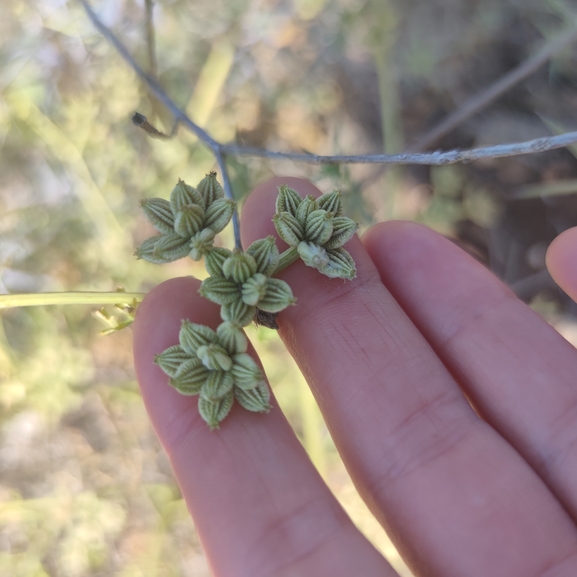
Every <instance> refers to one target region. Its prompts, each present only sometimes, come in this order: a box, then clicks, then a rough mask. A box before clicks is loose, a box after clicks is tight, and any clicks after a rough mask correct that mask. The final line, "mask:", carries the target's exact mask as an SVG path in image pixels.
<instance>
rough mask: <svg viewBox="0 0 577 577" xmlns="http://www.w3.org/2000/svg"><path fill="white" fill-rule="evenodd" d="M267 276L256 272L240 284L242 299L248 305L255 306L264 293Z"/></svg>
mask: <svg viewBox="0 0 577 577" xmlns="http://www.w3.org/2000/svg"><path fill="white" fill-rule="evenodd" d="M267 280H269V279H267V277H266V276H264V275H263V274H260V273H256V274H255V275H254V276H252V277H251V278H249V279H248V280H247V281H246V282H245V283H244V284H243V285H242V300H243V301H244V302H245V303H246V304H247V305H250V306H256V305H257V304H258V302H259V301H260V299H261V298H262V297H264V295H265V293H266V283H267Z"/></svg>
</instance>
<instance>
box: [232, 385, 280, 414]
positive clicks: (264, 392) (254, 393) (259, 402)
mask: <svg viewBox="0 0 577 577" xmlns="http://www.w3.org/2000/svg"><path fill="white" fill-rule="evenodd" d="M234 396H235V398H236V400H237V401H238V403H239V404H240V405H242V406H243V407H244V408H245V409H247V410H248V411H253V412H255V413H268V412H269V411H270V408H271V407H270V391H269V389H268V387H267V386H266V383H265V382H263V381H261V382H260V383H258V384H257V386H256V387H254V388H252V389H249V390H244V389H241V388H239V387H236V388H235V389H234Z"/></svg>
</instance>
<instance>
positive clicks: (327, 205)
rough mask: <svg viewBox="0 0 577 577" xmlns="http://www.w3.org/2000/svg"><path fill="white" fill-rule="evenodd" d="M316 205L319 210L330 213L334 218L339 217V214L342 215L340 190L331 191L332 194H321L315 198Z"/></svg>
mask: <svg viewBox="0 0 577 577" xmlns="http://www.w3.org/2000/svg"><path fill="white" fill-rule="evenodd" d="M317 203H318V205H319V208H322V209H323V210H326V211H327V212H332V213H333V214H334V215H335V216H341V214H343V202H342V199H341V192H340V190H333V192H329V193H328V194H323V195H322V196H320V197H319V198H317Z"/></svg>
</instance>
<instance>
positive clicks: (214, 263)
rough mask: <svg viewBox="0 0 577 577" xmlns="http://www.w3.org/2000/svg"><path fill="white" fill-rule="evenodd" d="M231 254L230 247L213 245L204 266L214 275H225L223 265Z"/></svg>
mask: <svg viewBox="0 0 577 577" xmlns="http://www.w3.org/2000/svg"><path fill="white" fill-rule="evenodd" d="M231 254H232V251H231V250H228V248H220V247H213V248H212V249H211V250H210V251H209V253H208V254H207V255H206V258H205V260H204V266H205V267H206V270H207V271H208V274H209V275H210V276H212V277H224V272H222V265H223V264H224V261H225V260H226V259H227V258H228V257H229V256H230V255H231Z"/></svg>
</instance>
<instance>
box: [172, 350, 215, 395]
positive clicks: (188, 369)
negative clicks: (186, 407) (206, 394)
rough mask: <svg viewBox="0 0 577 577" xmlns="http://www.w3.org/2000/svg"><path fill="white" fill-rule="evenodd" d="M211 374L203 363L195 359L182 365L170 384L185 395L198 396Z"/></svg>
mask: <svg viewBox="0 0 577 577" xmlns="http://www.w3.org/2000/svg"><path fill="white" fill-rule="evenodd" d="M209 374H210V371H209V370H208V369H207V368H206V367H205V366H204V364H203V363H202V361H201V360H200V359H198V358H193V359H189V360H187V361H185V362H184V363H182V364H181V365H180V367H179V368H178V371H176V374H175V375H174V377H173V378H172V379H170V381H169V382H170V385H172V386H173V387H174V388H175V389H176V390H177V391H178V392H179V393H182V394H183V395H197V394H198V393H199V392H200V389H201V388H202V386H203V385H204V383H205V382H206V379H207V378H208V376H209Z"/></svg>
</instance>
